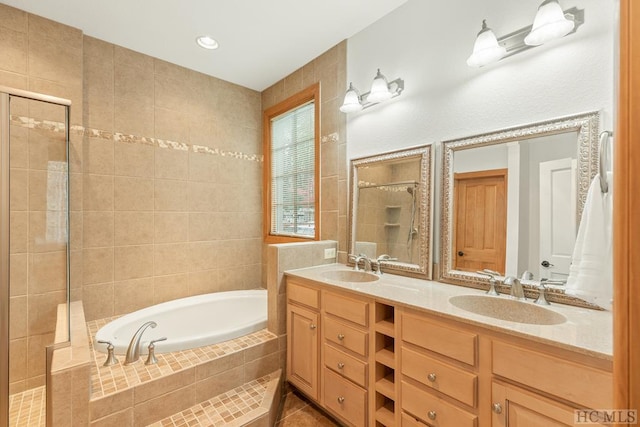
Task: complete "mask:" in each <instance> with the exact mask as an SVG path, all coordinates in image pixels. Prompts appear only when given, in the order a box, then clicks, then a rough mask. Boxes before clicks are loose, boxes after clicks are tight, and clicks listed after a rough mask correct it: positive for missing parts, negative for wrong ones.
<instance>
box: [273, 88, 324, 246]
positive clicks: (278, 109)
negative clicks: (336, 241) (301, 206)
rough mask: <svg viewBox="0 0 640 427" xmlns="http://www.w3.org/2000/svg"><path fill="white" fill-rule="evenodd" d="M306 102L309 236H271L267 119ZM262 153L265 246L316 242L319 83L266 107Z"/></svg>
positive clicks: (318, 206) (318, 214) (318, 174)
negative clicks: (310, 119)
mask: <svg viewBox="0 0 640 427" xmlns="http://www.w3.org/2000/svg"><path fill="white" fill-rule="evenodd" d="M309 101H313V102H314V106H315V108H314V129H313V132H314V148H315V153H316V155H315V159H314V169H315V178H314V183H313V185H314V203H315V212H314V222H315V234H314V236H313V237H308V238H306V237H291V236H275V235H272V234H271V119H273V118H274V117H277V116H279V115H281V114H284V113H286V112H287V111H290V110H293V109H294V108H296V107H299V106H301V105H303V104H305V103H307V102H309ZM262 129H263V131H262V135H263V138H262V152H263V153H264V167H263V180H262V195H263V215H262V217H263V236H264V242H265V243H294V242H310V241H315V240H320V83H315V84H313V85H311V86H309V87H308V88H306V89H304V90H302V91H300V92H298V93H296V94H295V95H293V96H291V97H289V98H287V99H285V100H284V101H282V102H279V103H278V104H276V105H274V106H272V107H269V108H267V109H266V110H264V112H263V113H262Z"/></svg>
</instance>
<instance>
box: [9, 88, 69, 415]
mask: <svg viewBox="0 0 640 427" xmlns="http://www.w3.org/2000/svg"><path fill="white" fill-rule="evenodd" d="M12 96H14V97H18V98H25V99H29V100H33V101H41V102H46V103H49V104H55V105H60V106H63V107H65V119H66V123H65V133H66V135H65V136H66V144H67V164H68V163H69V127H70V124H69V123H70V109H71V101H70V100H68V99H64V98H58V97H55V96H50V95H44V94H40V93H35V92H29V91H26V90H22V89H13V88H9V87H5V86H0V254H1V255H0V414H4V416H0V427H8V425H9V298H10V289H9V280H10V270H9V258H10V247H9V234H10V206H9V203H10V198H9V168H10V164H9V156H10V145H9V142H10V141H9V137H10V132H9V130H10V128H9V126H10V120H9V119H10V118H9V99H10V97H12ZM69 173H70V171H69V168H68V167H67V319H68V318H69V262H70V260H69V255H70V246H71V242H70V238H69V233H70V230H69V228H70V224H69V194H70V193H69V188H68V187H69V179H68V177H69ZM67 325H69V322H67ZM67 337H68V338H70V337H69V334H67Z"/></svg>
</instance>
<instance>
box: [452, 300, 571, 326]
mask: <svg viewBox="0 0 640 427" xmlns="http://www.w3.org/2000/svg"><path fill="white" fill-rule="evenodd" d="M449 302H450V303H451V304H453V305H455V306H456V307H458V308H461V309H463V310H466V311H470V312H471V313H476V314H481V315H483V316H488V317H493V318H495V319H500V320H508V321H510V322H518V323H528V324H531V325H559V324H560V323H564V322H566V321H567V318H566V317H564V316H563V315H562V314H560V313H556V312H555V311H551V310H547V309H546V308H544V307H540V306H539V305H534V304H532V303H525V302H520V301H516V300H512V299H507V298H499V297H489V296H484V295H458V296H455V297H451V298H449Z"/></svg>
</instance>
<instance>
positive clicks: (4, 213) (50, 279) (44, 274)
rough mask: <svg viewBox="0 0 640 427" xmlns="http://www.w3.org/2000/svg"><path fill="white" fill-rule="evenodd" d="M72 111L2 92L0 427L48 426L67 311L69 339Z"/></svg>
mask: <svg viewBox="0 0 640 427" xmlns="http://www.w3.org/2000/svg"><path fill="white" fill-rule="evenodd" d="M70 105H71V103H70V101H67V100H64V99H60V98H55V97H51V96H47V95H41V94H37V93H32V92H27V91H23V90H16V89H10V88H5V87H0V427H5V426H9V425H18V424H21V425H29V426H38V425H42V426H44V425H45V423H46V378H47V374H46V372H47V370H46V365H47V357H46V355H47V347H51V346H52V345H53V344H54V332H55V328H56V320H57V315H58V306H59V305H60V304H66V311H64V310H61V311H60V312H61V313H65V312H66V317H67V318H66V323H65V324H66V325H67V328H66V340H67V341H68V339H69V329H68V325H69V321H68V320H69V311H68V307H69V304H68V302H69V289H70V287H69V186H68V182H69V179H68V177H69V162H68V159H69V109H70ZM63 307H64V306H63ZM63 335H64V333H63ZM59 337H60V331H58V341H60V339H59ZM63 340H64V338H63Z"/></svg>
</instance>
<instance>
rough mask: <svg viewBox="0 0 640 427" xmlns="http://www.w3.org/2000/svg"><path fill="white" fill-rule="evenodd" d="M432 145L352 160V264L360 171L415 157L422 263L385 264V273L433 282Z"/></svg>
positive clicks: (350, 203)
mask: <svg viewBox="0 0 640 427" xmlns="http://www.w3.org/2000/svg"><path fill="white" fill-rule="evenodd" d="M431 152H432V149H431V145H424V146H420V147H413V148H409V149H405V150H398V151H393V152H389V153H383V154H377V155H373V156H369V157H362V158H358V159H353V160H351V185H350V192H349V211H350V215H349V254H350V255H349V256H348V264H349V265H353V261H354V259H353V257H352V256H351V255H357V254H354V253H353V251H354V250H355V249H354V248H355V237H356V226H357V224H356V222H357V221H356V219H357V213H358V190H359V186H358V182H359V181H358V169H359V168H363V167H368V166H374V165H380V164H385V163H393V162H395V161H404V160H408V159H411V158H415V159H419V160H420V182H419V183H420V186H419V188H420V191H419V196H418V198H417V204H418V207H419V209H418V211H419V215H418V239H419V240H418V251H419V254H418V263H417V264H408V263H403V262H385V263H384V264H383V271H384V272H391V273H394V274H399V275H404V276H411V277H418V278H422V279H431V275H432V268H431V266H432V256H431V228H432V227H431V222H432V220H431V218H432V206H433V202H432V198H433V196H432V189H431V186H432V180H431V171H432V165H431V162H432V156H431Z"/></svg>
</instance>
